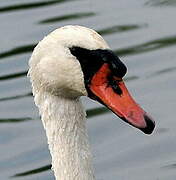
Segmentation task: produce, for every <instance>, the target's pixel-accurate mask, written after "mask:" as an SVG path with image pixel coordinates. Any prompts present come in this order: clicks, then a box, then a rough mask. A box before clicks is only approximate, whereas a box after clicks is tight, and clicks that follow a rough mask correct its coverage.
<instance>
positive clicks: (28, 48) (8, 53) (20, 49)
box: [0, 44, 36, 59]
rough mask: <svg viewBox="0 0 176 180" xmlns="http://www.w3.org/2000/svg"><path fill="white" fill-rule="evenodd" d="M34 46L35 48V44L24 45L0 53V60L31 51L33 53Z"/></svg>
mask: <svg viewBox="0 0 176 180" xmlns="http://www.w3.org/2000/svg"><path fill="white" fill-rule="evenodd" d="M35 46H36V44H29V45H24V46H19V47H16V48H13V49H11V50H9V51H6V52H3V53H0V59H3V58H6V57H10V56H14V55H19V54H24V53H28V52H31V51H33V49H34V48H35Z"/></svg>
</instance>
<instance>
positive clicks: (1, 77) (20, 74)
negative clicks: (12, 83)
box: [0, 71, 27, 81]
mask: <svg viewBox="0 0 176 180" xmlns="http://www.w3.org/2000/svg"><path fill="white" fill-rule="evenodd" d="M22 76H27V71H22V72H18V73H13V74H8V75H4V76H0V81H4V80H8V79H14V78H19V77H22Z"/></svg>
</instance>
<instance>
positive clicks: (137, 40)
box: [0, 0, 176, 180]
mask: <svg viewBox="0 0 176 180" xmlns="http://www.w3.org/2000/svg"><path fill="white" fill-rule="evenodd" d="M175 18H176V1H175V0H118V1H113V0H109V1H105V0H50V1H42V0H28V1H27V0H26V1H25V0H13V1H12V0H1V1H0V40H1V41H0V179H1V180H6V179H24V180H51V179H54V177H53V173H52V171H51V170H49V169H50V161H51V158H50V155H49V152H48V148H47V142H46V137H45V132H44V130H43V127H42V124H41V121H40V119H39V116H38V112H37V109H36V107H35V106H34V103H33V98H32V96H31V88H30V83H29V80H28V79H27V78H26V72H27V69H28V59H29V57H30V55H31V52H32V50H33V48H34V46H35V45H36V43H37V42H38V41H39V40H41V39H42V38H43V36H44V35H46V34H48V33H49V32H51V31H52V30H54V29H56V28H57V27H60V26H63V25H67V24H79V25H84V26H87V27H90V28H93V29H95V30H96V31H98V32H99V33H101V34H102V36H103V37H104V38H105V40H106V41H107V42H108V43H109V45H110V46H111V47H112V49H113V50H114V51H116V52H117V53H118V55H119V56H120V57H121V59H122V60H123V61H124V62H125V64H126V65H127V66H128V74H127V76H126V84H127V86H128V88H129V90H130V91H131V93H132V94H133V96H134V97H135V99H136V100H137V101H138V102H139V103H140V104H141V105H142V106H143V107H144V108H145V110H146V111H148V112H150V114H151V115H152V116H153V117H154V119H155V120H156V123H157V124H156V125H157V126H156V130H155V132H154V133H153V135H151V136H147V135H144V134H142V133H141V132H140V131H138V130H137V129H134V128H133V127H131V126H129V125H128V124H126V123H124V122H122V121H121V120H120V119H118V118H117V117H116V116H114V115H113V114H112V113H110V112H109V111H108V110H106V109H105V108H102V107H101V106H100V105H99V104H97V103H95V102H93V101H90V100H88V99H87V98H83V101H84V104H85V106H86V108H87V110H88V118H89V120H88V129H89V135H90V140H91V146H92V151H93V156H94V167H95V173H96V174H95V175H96V177H97V179H98V180H117V179H119V180H175V179H176V117H175V116H176V20H175Z"/></svg>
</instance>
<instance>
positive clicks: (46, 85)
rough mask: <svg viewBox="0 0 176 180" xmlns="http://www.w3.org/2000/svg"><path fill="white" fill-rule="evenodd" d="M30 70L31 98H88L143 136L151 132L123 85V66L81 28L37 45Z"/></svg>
mask: <svg viewBox="0 0 176 180" xmlns="http://www.w3.org/2000/svg"><path fill="white" fill-rule="evenodd" d="M29 66H30V69H29V76H30V78H31V82H32V87H33V93H34V95H37V94H38V93H41V92H47V93H50V94H52V95H55V96H62V97H65V98H72V99H74V98H79V97H80V96H88V97H90V98H92V99H94V100H97V101H99V102H100V103H102V104H103V105H105V106H107V107H108V108H109V109H110V110H112V111H113V112H114V113H115V114H116V115H117V116H119V117H120V118H121V119H123V120H124V121H126V122H128V123H129V124H131V125H132V126H135V127H137V128H139V129H141V130H142V131H143V132H144V133H146V134H150V133H151V132H152V131H153V129H154V126H155V123H154V121H153V120H152V118H151V117H150V116H149V115H147V113H146V112H145V111H143V109H142V108H140V107H139V105H137V104H136V103H135V101H134V100H133V99H132V97H131V96H130V95H129V93H128V90H127V88H126V87H125V84H124V83H123V80H122V78H123V76H124V75H125V74H126V71H127V68H126V66H125V65H124V64H123V63H122V62H121V61H120V59H119V58H118V57H117V56H116V55H115V54H114V53H113V51H111V50H110V48H109V46H108V44H107V43H106V42H105V41H104V39H103V38H102V37H101V36H100V35H99V34H98V33H96V32H95V31H94V30H92V29H89V28H86V27H82V26H65V27H62V28H59V29H56V30H55V31H53V32H52V33H50V34H49V35H48V36H46V37H45V38H44V39H43V40H42V41H40V42H39V43H38V45H37V46H36V48H35V49H34V52H33V54H32V56H31V58H30V61H29Z"/></svg>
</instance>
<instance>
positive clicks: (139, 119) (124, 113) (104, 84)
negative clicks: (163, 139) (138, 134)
mask: <svg viewBox="0 0 176 180" xmlns="http://www.w3.org/2000/svg"><path fill="white" fill-rule="evenodd" d="M112 82H113V83H112ZM89 89H90V91H91V94H93V97H92V98H93V99H96V100H98V101H100V102H101V103H102V104H104V105H105V106H107V107H108V108H109V109H110V110H111V111H112V112H114V113H115V114H116V115H117V116H119V117H120V118H121V119H123V120H124V121H126V122H127V123H129V124H131V125H132V126H134V127H136V128H139V129H140V130H142V131H143V132H144V133H146V134H151V133H152V131H153V129H154V127H155V122H154V121H153V120H152V118H151V117H150V116H149V115H147V113H146V112H145V111H144V110H143V109H142V108H141V107H140V106H139V105H138V104H137V103H136V102H135V101H134V99H133V98H132V97H131V95H130V94H129V92H128V90H127V88H126V86H125V84H124V82H123V80H122V78H119V77H115V76H113V75H112V72H111V70H110V68H109V65H108V64H107V63H104V64H103V65H102V66H101V68H100V69H99V70H98V72H97V73H96V74H95V75H94V76H93V77H92V79H91V82H90V84H89Z"/></svg>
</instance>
